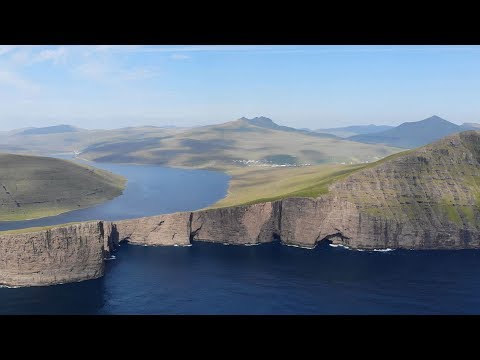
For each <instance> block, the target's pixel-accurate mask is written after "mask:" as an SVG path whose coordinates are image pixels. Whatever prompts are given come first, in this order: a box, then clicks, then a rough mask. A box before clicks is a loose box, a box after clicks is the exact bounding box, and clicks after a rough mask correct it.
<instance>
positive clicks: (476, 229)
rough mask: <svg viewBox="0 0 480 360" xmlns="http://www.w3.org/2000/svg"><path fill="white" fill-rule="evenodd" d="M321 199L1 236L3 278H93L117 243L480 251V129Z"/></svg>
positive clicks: (362, 174)
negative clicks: (328, 244) (324, 244)
mask: <svg viewBox="0 0 480 360" xmlns="http://www.w3.org/2000/svg"><path fill="white" fill-rule="evenodd" d="M329 190H330V191H329V193H328V194H326V195H323V196H320V197H319V198H316V199H315V198H288V199H283V200H278V201H274V202H266V203H260V204H254V205H245V206H236V207H230V208H220V209H210V210H203V211H196V212H183V213H175V214H167V215H160V216H154V217H147V218H141V219H133V220H124V221H118V222H89V223H83V224H75V225H65V226H63V227H57V228H53V229H49V230H44V231H37V232H30V233H24V234H5V235H0V266H1V268H0V283H1V284H6V285H18V286H23V285H44V284H57V283H62V282H71V281H80V280H85V279H92V278H96V277H99V276H102V274H103V267H104V265H103V259H104V258H105V257H108V256H109V255H110V253H111V252H112V251H114V250H115V248H116V246H117V245H118V243H119V242H121V241H129V242H130V243H133V244H140V245H158V246H162V245H163V246H171V245H181V246H183V245H189V244H191V242H192V241H209V242H217V243H224V244H237V245H242V244H244V245H246V244H260V243H265V242H270V241H274V240H280V241H281V242H282V243H283V244H285V245H292V246H300V247H305V248H313V247H315V246H316V244H317V243H318V242H320V241H325V240H328V241H331V242H332V243H334V244H341V245H344V246H347V247H350V248H356V249H386V248H404V249H479V248H480V132H475V131H470V132H465V133H461V134H457V135H453V136H450V137H447V138H445V139H443V140H441V141H439V142H437V143H435V144H432V145H428V146H426V147H423V148H420V149H417V150H415V151H411V152H408V153H406V154H400V155H394V156H393V157H390V158H387V159H385V160H384V161H382V162H380V163H376V164H374V165H372V166H370V167H366V168H364V169H362V170H360V171H358V172H355V173H353V174H352V175H350V176H348V177H347V178H345V179H343V180H340V181H337V182H336V183H334V184H333V185H331V186H330V189H329Z"/></svg>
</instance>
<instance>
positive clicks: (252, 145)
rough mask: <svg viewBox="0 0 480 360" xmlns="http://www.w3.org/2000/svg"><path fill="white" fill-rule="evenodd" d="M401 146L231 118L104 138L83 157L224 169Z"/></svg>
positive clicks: (354, 155) (363, 154)
mask: <svg viewBox="0 0 480 360" xmlns="http://www.w3.org/2000/svg"><path fill="white" fill-rule="evenodd" d="M398 151H400V149H397V148H392V147H388V146H384V145H377V144H375V145H372V144H363V143H357V142H353V141H349V140H343V139H336V138H332V137H322V136H318V134H317V135H308V134H305V133H302V132H291V131H282V130H274V129H268V128H262V127H258V126H255V125H251V124H248V123H245V122H243V121H242V120H237V121H232V122H228V123H225V124H220V125H211V126H204V127H199V128H194V129H188V130H184V131H179V132H177V133H175V134H169V135H166V136H162V137H160V136H157V137H149V138H148V139H145V138H141V139H140V138H130V139H128V140H123V141H118V140H114V141H111V142H102V143H100V144H96V145H93V146H91V147H89V148H87V149H86V150H85V151H84V153H83V154H82V156H83V157H85V158H87V159H90V160H95V161H103V162H124V163H149V164H160V165H169V166H182V167H194V168H212V169H225V168H228V167H230V166H232V165H233V164H235V163H234V160H262V159H264V158H265V157H269V156H275V157H278V158H282V157H284V158H288V157H294V158H295V161H296V163H300V164H302V163H309V164H326V163H332V162H346V163H350V162H353V163H359V162H362V161H370V162H371V161H375V160H378V159H380V158H383V157H385V156H387V155H390V154H392V153H395V152H398Z"/></svg>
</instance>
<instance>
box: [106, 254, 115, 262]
mask: <svg viewBox="0 0 480 360" xmlns="http://www.w3.org/2000/svg"><path fill="white" fill-rule="evenodd" d="M116 258H117V257H116V256H115V255H110V257H108V258H105V259H104V260H105V261H108V260H115V259H116Z"/></svg>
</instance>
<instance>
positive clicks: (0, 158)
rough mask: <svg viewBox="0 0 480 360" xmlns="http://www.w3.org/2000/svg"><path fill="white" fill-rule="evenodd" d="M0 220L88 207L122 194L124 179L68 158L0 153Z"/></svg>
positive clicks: (28, 217) (32, 217)
mask: <svg viewBox="0 0 480 360" xmlns="http://www.w3.org/2000/svg"><path fill="white" fill-rule="evenodd" d="M0 169H1V170H0V221H10V220H24V219H34V218H40V217H45V216H51V215H57V214H60V213H62V212H66V211H70V210H75V209H80V208H85V207H89V206H92V205H95V204H98V203H101V202H103V201H106V200H109V199H112V198H114V197H116V196H118V195H120V194H121V193H122V190H123V188H124V186H125V182H126V180H125V179H124V178H123V177H121V176H118V175H115V174H112V173H110V172H107V171H104V170H100V169H96V168H92V167H89V166H84V165H79V164H76V163H73V162H70V161H65V160H59V159H53V158H45V157H38V156H24V155H12V154H0Z"/></svg>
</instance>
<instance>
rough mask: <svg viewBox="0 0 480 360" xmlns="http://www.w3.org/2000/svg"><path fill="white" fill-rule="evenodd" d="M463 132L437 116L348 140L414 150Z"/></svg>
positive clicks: (352, 137)
mask: <svg viewBox="0 0 480 360" xmlns="http://www.w3.org/2000/svg"><path fill="white" fill-rule="evenodd" d="M463 130H465V129H464V128H462V127H461V126H459V125H456V124H454V123H451V122H449V121H447V120H444V119H442V118H440V117H438V116H432V117H429V118H428V119H425V120H421V121H415V122H406V123H403V124H401V125H399V126H397V127H395V128H393V129H389V130H386V131H382V132H377V133H374V134H364V135H355V136H351V137H349V138H348V139H350V140H352V141H360V142H364V143H367V144H386V145H389V146H396V147H401V148H415V147H418V146H423V145H426V144H429V143H431V142H434V141H436V140H439V139H441V138H443V137H445V136H448V135H450V134H454V133H457V132H460V131H463Z"/></svg>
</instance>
